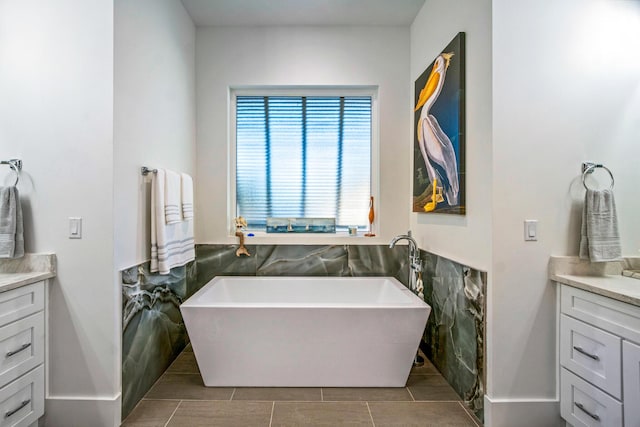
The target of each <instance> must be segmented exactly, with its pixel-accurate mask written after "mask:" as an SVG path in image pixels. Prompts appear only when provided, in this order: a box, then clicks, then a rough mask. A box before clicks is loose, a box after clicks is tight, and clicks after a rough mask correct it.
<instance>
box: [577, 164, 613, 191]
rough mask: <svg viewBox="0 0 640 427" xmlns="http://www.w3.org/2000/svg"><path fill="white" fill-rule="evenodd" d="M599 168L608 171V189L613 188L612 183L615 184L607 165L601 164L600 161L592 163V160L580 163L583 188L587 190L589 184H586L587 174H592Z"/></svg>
mask: <svg viewBox="0 0 640 427" xmlns="http://www.w3.org/2000/svg"><path fill="white" fill-rule="evenodd" d="M598 168H601V169H604V170H606V171H607V173H609V177H610V178H611V186H610V187H609V190H613V185H614V184H615V179H614V178H613V173H611V171H610V170H609V168H608V167H606V166H605V165H603V164H601V163H593V162H584V163H582V185H584V188H586V189H587V190H589V186H587V181H586V180H587V176H588V175H590V174H592V173H593V172H594V171H595V170H596V169H598Z"/></svg>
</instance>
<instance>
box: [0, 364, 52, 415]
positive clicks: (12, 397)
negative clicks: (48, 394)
mask: <svg viewBox="0 0 640 427" xmlns="http://www.w3.org/2000/svg"><path fill="white" fill-rule="evenodd" d="M43 414H44V367H43V366H42V365H40V366H38V367H37V368H36V369H34V370H33V371H31V372H29V373H28V374H26V375H23V376H22V377H20V378H18V379H17V380H15V381H13V382H12V383H9V384H7V385H6V386H4V387H2V388H0V427H5V426H28V425H30V424H31V423H33V422H34V421H36V420H37V419H38V418H40V417H41V416H42V415H43Z"/></svg>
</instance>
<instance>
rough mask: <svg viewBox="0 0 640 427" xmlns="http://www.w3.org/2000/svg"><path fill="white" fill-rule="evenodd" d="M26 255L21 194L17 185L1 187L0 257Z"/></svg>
mask: <svg viewBox="0 0 640 427" xmlns="http://www.w3.org/2000/svg"><path fill="white" fill-rule="evenodd" d="M23 255H24V228H23V222H22V206H21V205H20V194H19V193H18V189H17V188H16V187H0V258H20V257H22V256H23Z"/></svg>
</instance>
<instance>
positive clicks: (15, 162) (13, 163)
mask: <svg viewBox="0 0 640 427" xmlns="http://www.w3.org/2000/svg"><path fill="white" fill-rule="evenodd" d="M0 165H9V167H10V168H11V170H12V171H13V172H15V174H16V182H14V183H13V186H14V187H15V186H16V185H18V181H20V170H21V169H22V160H19V159H11V160H2V161H0Z"/></svg>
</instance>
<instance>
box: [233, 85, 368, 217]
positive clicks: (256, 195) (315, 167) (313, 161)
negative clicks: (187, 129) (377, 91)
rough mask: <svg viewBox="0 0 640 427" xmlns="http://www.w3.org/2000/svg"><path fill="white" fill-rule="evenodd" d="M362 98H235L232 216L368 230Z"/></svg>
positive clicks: (365, 113) (365, 104)
mask: <svg viewBox="0 0 640 427" xmlns="http://www.w3.org/2000/svg"><path fill="white" fill-rule="evenodd" d="M370 194H371V97H370V96H237V97H236V203H237V206H236V208H237V214H238V215H241V216H243V217H244V218H245V219H246V220H247V223H248V224H249V227H251V228H263V227H265V225H266V219H267V218H268V217H285V218H336V225H337V226H339V227H346V226H349V225H357V226H360V227H366V226H367V225H368V220H367V218H368V211H369V196H370Z"/></svg>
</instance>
